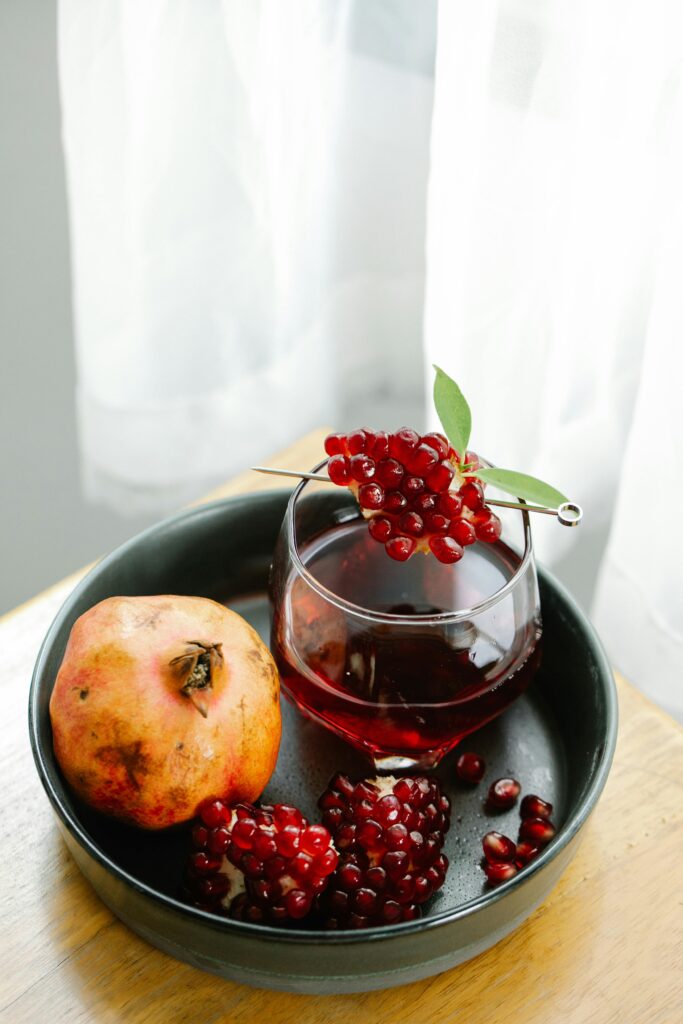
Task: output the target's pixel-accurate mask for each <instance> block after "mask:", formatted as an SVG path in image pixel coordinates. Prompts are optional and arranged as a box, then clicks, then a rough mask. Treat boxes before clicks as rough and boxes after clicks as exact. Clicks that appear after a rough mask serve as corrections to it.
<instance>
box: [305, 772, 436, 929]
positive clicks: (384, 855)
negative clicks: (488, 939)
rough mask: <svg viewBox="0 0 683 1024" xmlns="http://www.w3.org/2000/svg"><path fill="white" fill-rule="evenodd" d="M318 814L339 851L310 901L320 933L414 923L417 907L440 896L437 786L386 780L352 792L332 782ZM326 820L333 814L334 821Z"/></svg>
mask: <svg viewBox="0 0 683 1024" xmlns="http://www.w3.org/2000/svg"><path fill="white" fill-rule="evenodd" d="M349 785H350V791H349ZM319 806H320V807H321V808H322V811H323V822H324V824H325V825H326V826H327V827H328V828H329V829H330V831H331V832H332V834H333V838H334V841H335V844H336V845H337V846H338V847H339V848H340V849H341V850H343V854H342V858H341V860H340V863H339V866H338V868H337V870H336V872H335V874H334V876H333V878H332V880H331V882H330V885H329V888H328V889H327V890H326V892H325V893H324V894H323V895H322V896H321V897H320V898H319V899H318V906H319V908H320V911H321V913H322V915H323V920H324V922H325V926H326V927H328V928H361V927H363V928H366V927H370V926H374V925H384V924H392V923H394V922H397V921H410V920H414V918H416V917H418V916H419V914H420V910H419V907H420V905H421V904H422V903H424V902H425V900H427V899H429V897H430V896H431V895H432V893H434V892H436V891H437V890H438V889H440V888H441V886H442V885H443V883H444V879H445V877H446V872H447V870H448V860H447V858H446V857H445V856H444V855H443V854H442V852H441V851H442V847H443V843H444V838H445V833H446V831H447V830H448V827H449V823H450V817H449V812H450V803H449V800H448V798H447V797H446V796H445V795H444V794H443V793H442V792H441V790H440V788H439V784H438V782H436V781H435V780H433V779H427V778H423V777H416V778H410V777H405V778H401V779H393V778H391V777H387V778H383V779H381V780H379V779H377V780H369V779H366V780H364V781H362V782H359V783H356V784H353V783H350V780H349V779H348V778H347V777H346V776H343V775H337V776H335V778H333V779H332V781H331V782H330V787H329V788H328V789H327V790H326V792H325V793H323V795H322V796H321V798H320V800H319ZM333 812H341V818H337V817H333Z"/></svg>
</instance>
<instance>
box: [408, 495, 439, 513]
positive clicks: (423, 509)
mask: <svg viewBox="0 0 683 1024" xmlns="http://www.w3.org/2000/svg"><path fill="white" fill-rule="evenodd" d="M411 504H412V507H413V509H414V510H415V511H416V512H419V514H420V515H421V516H423V515H425V513H427V512H434V511H435V509H436V495H435V494H418V496H417V498H413V500H412V502H411Z"/></svg>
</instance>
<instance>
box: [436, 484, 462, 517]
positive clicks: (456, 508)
mask: <svg viewBox="0 0 683 1024" xmlns="http://www.w3.org/2000/svg"><path fill="white" fill-rule="evenodd" d="M437 508H438V509H439V512H441V513H443V515H445V516H447V517H448V519H455V517H456V516H459V515H460V513H461V512H462V498H460V497H459V496H458V495H457V494H453V491H444V492H443V494H440V495H439V497H438V499H437Z"/></svg>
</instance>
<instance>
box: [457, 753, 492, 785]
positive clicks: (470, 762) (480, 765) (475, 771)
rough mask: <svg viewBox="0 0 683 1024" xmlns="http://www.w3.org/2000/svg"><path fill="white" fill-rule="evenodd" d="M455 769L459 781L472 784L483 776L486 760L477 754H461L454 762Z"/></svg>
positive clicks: (479, 780)
mask: <svg viewBox="0 0 683 1024" xmlns="http://www.w3.org/2000/svg"><path fill="white" fill-rule="evenodd" d="M455 771H456V774H457V776H458V778H459V779H460V781H461V782H469V783H470V785H474V784H476V783H477V782H481V780H482V779H483V778H484V772H485V771H486V762H485V761H484V758H483V757H480V756H479V754H470V753H467V754H461V755H460V757H459V758H458V760H457V761H456V762H455Z"/></svg>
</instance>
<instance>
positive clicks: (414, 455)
mask: <svg viewBox="0 0 683 1024" xmlns="http://www.w3.org/2000/svg"><path fill="white" fill-rule="evenodd" d="M438 461H439V459H438V456H437V454H436V452H435V451H434V449H433V448H430V447H429V445H427V444H419V445H418V446H417V448H414V449H413V450H412V451H411V452H410V454H409V455H408V458H407V459H406V466H407V468H408V471H409V472H410V473H414V474H415V475H416V476H425V474H427V473H429V471H430V470H431V469H433V467H434V466H436V464H437V462H438ZM451 478H452V474H451ZM449 483H450V481H449Z"/></svg>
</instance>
